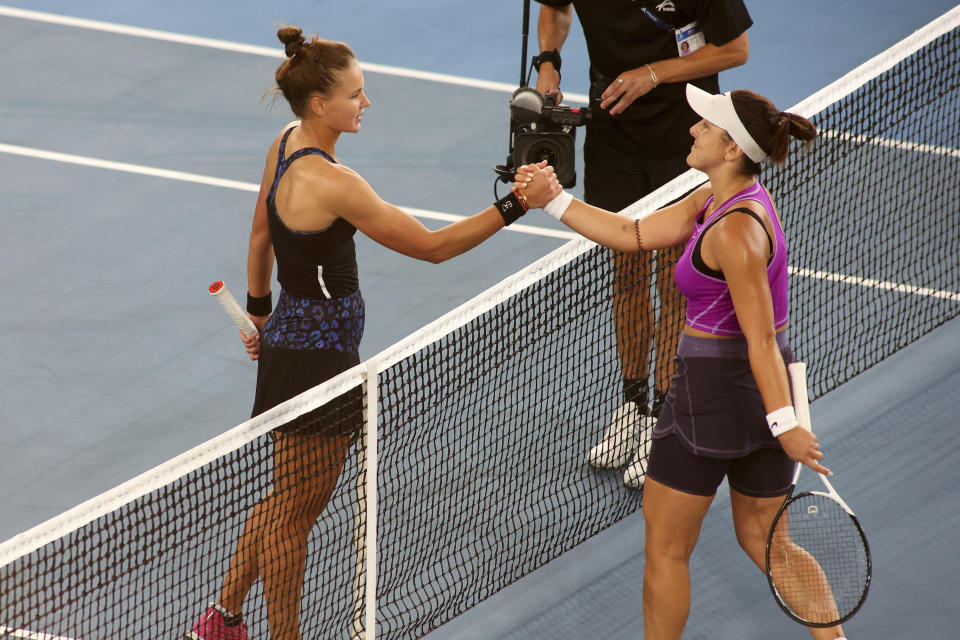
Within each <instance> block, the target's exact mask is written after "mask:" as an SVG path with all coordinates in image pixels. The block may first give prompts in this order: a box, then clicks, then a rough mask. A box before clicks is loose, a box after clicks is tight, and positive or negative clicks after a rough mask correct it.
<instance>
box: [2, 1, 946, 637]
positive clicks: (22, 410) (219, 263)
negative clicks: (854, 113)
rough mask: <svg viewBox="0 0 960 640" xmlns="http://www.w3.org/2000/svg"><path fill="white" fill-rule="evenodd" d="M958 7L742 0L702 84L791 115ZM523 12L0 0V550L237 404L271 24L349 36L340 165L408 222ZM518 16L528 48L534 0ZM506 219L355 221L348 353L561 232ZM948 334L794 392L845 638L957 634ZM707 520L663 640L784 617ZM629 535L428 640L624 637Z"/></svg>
mask: <svg viewBox="0 0 960 640" xmlns="http://www.w3.org/2000/svg"><path fill="white" fill-rule="evenodd" d="M955 4H956V3H954V2H951V1H945V0H917V1H915V2H909V3H904V2H892V1H888V0H856V1H853V0H848V1H835V0H834V1H829V0H810V1H808V2H803V3H796V2H789V1H788V0H752V1H750V0H748V1H747V5H748V8H749V10H750V12H751V15H752V16H753V19H754V23H755V24H754V26H753V28H752V29H751V30H750V32H749V35H750V42H751V53H750V60H749V62H748V63H747V64H746V65H745V66H743V67H741V68H738V69H734V70H731V71H728V72H725V73H724V74H722V75H721V87H722V88H724V89H731V88H736V87H746V88H751V89H754V90H756V91H758V92H760V93H763V94H765V95H767V96H769V97H770V98H772V99H773V100H774V101H775V102H776V103H777V104H778V105H780V106H781V108H788V107H789V106H791V105H793V104H795V103H797V102H799V101H800V100H802V99H803V98H805V97H806V96H808V95H810V94H812V93H813V92H815V91H816V90H818V89H820V88H821V87H822V86H824V85H827V84H829V83H830V82H832V81H834V80H836V79H837V78H839V77H840V76H842V75H843V74H845V73H846V72H847V71H849V70H851V69H853V68H854V67H856V66H857V65H859V64H861V63H862V62H864V61H865V60H867V59H869V58H871V57H872V56H874V55H876V54H877V53H879V52H881V51H883V50H884V49H886V48H887V47H889V46H891V45H893V44H894V43H896V42H897V41H899V40H901V39H902V38H904V37H906V36H908V35H909V34H910V33H912V32H913V31H914V30H916V29H918V28H920V27H922V26H923V25H925V24H926V23H928V22H929V21H931V20H933V19H935V18H936V17H938V16H940V15H941V14H943V13H944V12H945V11H948V10H949V9H951V8H953V7H954V6H955ZM521 7H522V3H521V2H519V1H515V0H514V1H508V0H494V1H492V2H482V3H480V2H466V1H464V0H417V1H408V2H402V3H399V2H387V1H385V0H366V1H364V2H356V3H353V2H350V3H348V2H343V1H336V2H335V1H333V0H314V1H308V0H278V1H276V2H271V3H265V2H252V1H249V0H243V1H237V2H224V1H223V0H218V1H209V2H188V1H186V0H170V1H168V2H163V3H157V2H147V1H145V0H129V1H126V2H120V1H118V0H112V1H106V0H87V1H85V2H82V3H77V2H72V1H68V0H37V1H35V2H26V1H24V2H13V3H7V4H6V5H3V6H0V69H2V70H0V74H2V76H0V77H2V83H0V84H2V86H3V97H2V98H0V193H2V194H3V198H2V205H0V220H2V221H3V226H2V229H0V292H2V296H3V299H4V300H5V301H6V304H5V307H4V311H5V313H3V315H2V316H0V334H2V335H3V336H4V337H5V344H6V348H5V350H4V357H3V358H2V359H0V513H3V518H0V541H2V540H5V539H7V538H9V537H11V536H13V535H15V534H17V533H19V532H21V531H24V530H26V529H29V528H30V527H32V526H35V525H36V524H38V523H40V522H43V521H44V520H47V519H48V518H50V517H52V516H55V515H56V514H58V513H60V512H62V511H64V510H65V509H68V508H70V507H73V506H74V505H76V504H78V503H80V502H83V501H84V500H86V499H88V498H90V497H93V496H95V495H97V494H99V493H101V492H103V491H105V490H107V489H109V488H111V487H113V486H115V485H117V484H119V483H121V482H124V481H126V480H128V479H130V478H132V477H134V476H136V475H138V474H139V473H142V472H143V471H145V470H147V469H150V468H152V467H153V466H155V465H157V464H159V463H161V462H163V461H165V460H167V459H169V458H171V457H173V456H175V455H177V454H179V453H181V452H183V451H185V450H187V449H189V448H191V447H193V446H195V445H197V444H199V443H201V442H203V441H206V440H207V439H209V438H211V437H213V436H215V435H217V434H219V433H221V432H223V431H225V430H227V429H229V428H230V427H232V426H234V425H236V424H238V423H240V422H242V421H244V420H245V419H246V418H247V417H249V411H250V405H251V403H252V397H253V383H254V378H255V366H254V365H253V364H251V363H250V362H249V361H247V360H246V358H245V355H244V352H243V349H242V345H241V344H240V342H239V341H238V339H237V337H236V333H235V330H234V329H233V328H232V324H230V323H229V321H228V319H227V318H226V317H225V316H224V315H223V313H222V311H221V310H220V309H219V308H218V307H217V305H216V304H215V303H214V302H213V301H212V300H211V299H210V296H209V295H208V294H207V291H206V290H207V286H208V285H209V284H210V283H211V282H212V281H214V280H219V279H222V280H224V281H226V283H227V285H228V286H229V287H230V288H231V289H232V290H233V292H234V294H235V295H237V297H238V298H239V297H241V296H242V294H243V293H244V291H245V260H246V242H247V234H248V231H249V225H250V220H251V216H252V210H253V205H254V201H255V198H256V188H257V184H256V183H257V181H258V180H259V178H260V174H261V172H262V167H263V162H264V157H265V152H266V149H267V148H268V146H269V144H270V142H271V141H272V140H273V138H274V136H275V135H276V134H277V132H278V131H279V130H280V129H281V128H282V126H283V125H284V124H285V123H286V122H288V121H290V120H291V119H292V116H291V114H290V113H289V111H288V110H287V108H286V105H285V103H283V101H282V99H280V100H278V101H276V102H274V101H273V98H272V97H271V96H270V95H268V94H267V92H268V91H269V90H270V88H271V87H272V82H273V73H274V71H275V69H276V67H277V65H278V64H279V63H280V61H281V53H282V47H281V45H280V43H279V42H278V41H277V40H276V38H275V34H276V31H277V29H278V28H279V27H280V26H282V25H283V24H287V23H293V24H296V25H298V26H301V27H302V28H303V29H304V31H305V32H306V33H307V34H310V33H317V34H319V35H320V36H321V37H326V38H331V39H337V40H343V41H346V42H348V43H349V44H350V45H351V46H352V47H353V49H354V50H355V52H356V53H357V55H358V57H359V58H360V60H361V62H362V63H363V64H365V65H366V66H367V70H366V83H367V87H366V88H367V93H368V94H369V96H370V98H371V100H372V102H373V105H372V107H371V108H370V110H369V111H368V112H367V114H366V116H365V119H364V124H363V131H362V132H361V133H359V134H358V135H355V136H344V137H343V138H342V139H341V142H340V145H339V148H338V150H337V153H338V156H339V158H340V159H341V160H342V161H343V162H344V163H345V164H347V165H349V166H350V167H352V168H354V169H356V170H357V171H359V172H360V174H361V175H363V176H364V177H365V178H366V179H367V181H368V182H370V184H371V185H373V187H374V188H375V189H376V190H377V191H378V192H379V193H380V195H381V196H383V197H384V198H385V199H387V200H389V201H391V202H393V203H395V204H397V205H400V206H403V207H406V208H410V209H411V210H414V209H415V210H418V212H415V213H417V214H418V215H420V216H421V220H422V221H423V222H424V224H426V225H428V226H430V227H434V228H435V227H437V226H439V225H442V224H444V222H443V221H442V220H443V219H449V216H450V215H455V216H456V215H469V214H472V213H474V212H476V211H479V210H481V209H482V208H485V207H486V206H488V205H489V204H490V203H491V202H492V200H493V199H494V192H493V188H492V187H493V183H494V174H493V171H492V166H493V165H495V164H499V163H502V162H503V161H504V159H505V157H506V153H507V142H508V140H507V134H508V128H507V125H508V111H507V100H508V98H509V96H510V91H511V89H512V88H513V87H515V86H516V85H517V83H518V80H519V75H520V60H519V58H520V31H521V17H522V14H521ZM74 18H76V19H80V20H74ZM87 21H96V22H87ZM531 22H532V23H533V24H532V25H531V36H530V38H531V39H530V55H533V53H535V52H536V51H535V49H536V45H535V40H536V38H535V22H536V6H535V5H534V8H533V15H532V18H531ZM105 23H109V25H108V24H105ZM110 25H113V26H110ZM145 30H149V31H145ZM182 36H194V37H197V38H201V39H206V40H189V38H184V37H182ZM214 41H215V42H214ZM586 68H587V64H586V52H585V47H584V45H583V42H582V35H581V34H580V33H579V31H578V30H577V28H576V27H575V28H574V30H573V32H572V33H571V35H570V38H569V40H568V43H567V45H566V46H565V47H564V76H563V77H564V84H563V88H564V90H565V93H567V94H568V98H569V99H571V100H572V101H575V100H576V99H577V96H578V95H582V94H585V93H586V75H587V73H586ZM578 168H579V171H578V174H579V175H581V176H582V167H581V166H579V165H578ZM499 188H500V193H501V194H502V193H504V188H505V185H502V184H501V185H500V187H499ZM573 192H574V193H575V194H577V195H579V194H581V193H582V190H581V187H580V186H579V185H578V186H577V187H576V188H575V189H573ZM953 213H955V212H953ZM521 223H523V225H525V226H526V227H527V228H525V229H520V230H508V231H502V232H500V233H498V234H497V235H496V236H494V237H493V238H492V239H490V240H489V241H488V242H486V243H485V244H484V245H482V246H481V247H479V248H477V249H475V250H474V251H472V252H470V253H468V254H466V255H464V256H460V257H458V258H455V259H454V260H451V261H449V262H447V263H444V264H441V265H431V264H427V263H418V262H415V261H413V260H411V259H409V258H406V257H404V256H401V255H399V254H395V253H391V252H389V251H387V250H386V249H384V248H382V247H380V246H379V245H376V244H375V243H373V242H372V241H369V240H367V239H366V238H362V237H361V236H358V256H359V262H360V280H361V287H362V289H363V292H364V297H365V299H366V301H367V327H366V333H365V337H364V342H363V345H362V347H361V357H363V358H366V357H370V356H372V355H374V354H376V353H378V352H379V351H381V350H382V349H384V348H386V347H388V346H389V345H391V344H393V343H395V342H396V341H398V340H400V339H402V338H403V337H404V336H406V335H408V334H410V333H411V332H413V331H414V330H416V329H418V328H419V327H421V326H423V325H425V324H427V323H429V322H430V321H432V320H434V319H435V318H437V317H439V316H441V315H443V314H444V313H446V312H448V311H450V310H451V309H453V308H455V307H456V306H458V305H459V304H461V303H463V302H464V301H466V300H469V299H470V298H472V297H474V296H476V295H477V294H479V293H481V292H483V291H485V290H486V289H488V288H490V287H492V286H494V285H495V284H496V283H498V282H500V281H501V280H502V279H504V278H505V277H507V276H509V275H511V274H512V273H514V272H516V271H517V270H519V269H521V268H523V267H524V266H526V265H527V264H529V263H531V262H533V261H534V260H536V259H538V258H540V257H542V256H543V255H545V254H547V253H548V252H550V251H552V250H554V249H556V248H557V247H559V246H561V245H562V244H563V243H564V242H566V241H567V239H568V238H570V237H571V236H570V234H569V233H568V232H567V230H566V228H565V227H562V226H561V225H560V224H559V223H555V222H554V221H553V220H551V219H549V218H548V217H546V216H544V215H543V214H542V213H539V212H537V213H534V214H532V215H528V216H526V217H525V218H523V219H522V220H521ZM275 290H277V288H276V287H275ZM958 344H960V324H958V321H957V320H954V321H952V322H950V323H948V324H946V325H945V326H943V327H941V328H940V329H938V330H937V331H935V332H934V333H932V334H931V335H929V336H927V337H925V338H923V339H922V340H920V341H919V342H917V343H916V344H914V345H912V346H910V347H908V348H907V349H905V350H904V351H902V352H900V353H898V354H897V355H895V356H894V357H892V358H890V359H888V360H887V361H885V362H883V363H881V364H880V365H878V366H876V367H874V368H873V369H871V370H870V371H868V372H867V373H866V374H863V375H861V376H859V377H858V378H856V379H855V380H854V381H852V382H849V383H847V384H845V385H844V386H842V387H841V388H840V389H839V390H837V391H835V392H832V393H831V394H828V395H827V396H825V397H824V398H822V399H821V400H819V401H818V402H817V403H816V404H815V405H814V420H815V423H816V424H821V425H825V426H824V428H823V430H822V436H821V439H822V440H823V441H824V442H825V447H827V448H828V449H829V451H831V457H832V459H834V460H836V461H837V463H836V467H837V468H836V469H835V470H836V471H837V482H836V485H837V488H838V490H840V492H841V493H842V494H844V495H845V496H850V502H851V505H852V506H853V507H854V508H855V509H857V510H858V511H859V514H860V515H861V519H862V521H863V522H864V525H865V527H867V529H868V534H869V535H870V536H871V542H872V543H873V544H874V558H875V578H874V587H873V592H872V594H871V596H870V599H869V600H868V601H867V605H866V607H865V608H864V610H863V612H862V613H861V614H860V615H859V616H858V617H857V618H855V619H854V620H853V621H852V622H851V623H849V625H848V631H849V632H850V637H851V638H900V637H918V638H919V637H931V638H948V637H956V636H957V635H958V634H960V632H958V631H957V630H956V627H957V623H958V620H960V617H958V616H957V613H956V609H955V606H956V600H957V594H958V593H960V580H958V578H957V575H958V570H960V561H958V559H957V558H958V556H957V553H956V546H957V543H958V542H960V538H958V536H957V534H956V530H957V529H956V526H957V525H958V524H960V523H958V515H957V514H958V513H960V510H958V507H960V500H958V498H957V494H956V491H955V489H954V487H956V486H957V483H958V482H960V471H958V465H957V464H956V461H957V459H958V454H960V445H958V444H957V441H956V439H955V438H954V437H952V434H954V433H956V427H955V424H954V420H953V416H955V415H957V413H958V410H960V404H958V400H957V398H958V397H960V396H958V394H957V393H956V392H955V389H956V387H957V386H958V384H960V365H958V364H957V359H956V357H953V354H954V353H955V352H956V348H957V345H958ZM840 461H842V463H841V462H840ZM728 514H729V509H728V501H725V500H724V499H723V498H722V497H719V498H718V499H717V504H715V506H714V508H713V509H712V510H711V512H710V515H709V516H708V521H707V523H706V525H705V528H704V533H703V536H702V538H701V539H702V541H703V542H704V544H701V547H700V548H699V549H698V551H697V552H696V554H695V555H694V572H695V575H694V612H693V614H692V616H691V626H690V633H689V636H687V637H690V638H765V637H774V636H775V637H798V638H800V637H804V635H805V632H803V630H802V629H801V628H799V627H791V626H790V625H792V624H793V623H789V622H787V621H786V620H785V619H784V618H783V616H782V614H781V613H780V612H779V611H778V610H777V609H776V607H775V605H774V604H773V602H772V599H771V598H770V597H769V595H768V594H767V592H766V589H767V587H766V586H765V584H764V580H763V576H762V575H761V574H759V573H758V572H757V571H756V570H755V568H753V567H752V565H750V564H749V562H748V560H747V559H746V557H745V556H744V555H742V554H740V555H737V553H739V552H738V551H737V547H736V542H735V541H734V540H733V536H732V532H731V527H730V526H729V515H728ZM642 527H643V521H642V517H640V515H639V514H637V515H635V516H632V517H630V518H627V519H626V520H624V521H623V522H621V523H620V524H618V525H616V526H614V527H612V528H611V529H609V530H608V531H606V532H604V533H603V534H601V535H600V536H597V537H596V538H594V539H593V540H591V541H590V542H588V543H587V544H584V545H582V546H581V547H579V548H578V549H576V550H574V551H573V552H571V553H570V554H567V555H566V556H564V557H563V558H561V559H559V560H557V561H555V562H553V563H551V564H550V565H547V566H546V567H544V568H543V569H541V570H540V571H538V572H535V573H534V574H532V575H531V576H528V577H527V578H524V579H523V580H520V581H519V582H517V583H515V584H514V585H512V586H511V587H509V588H508V589H507V590H505V591H503V592H501V593H499V594H497V595H495V596H493V597H492V598H491V599H490V600H488V601H487V602H485V603H483V604H482V605H480V606H478V607H476V608H475V609H474V610H472V611H471V612H468V613H467V614H465V615H464V616H461V618H459V619H457V620H455V621H454V622H451V623H449V624H448V625H446V626H445V627H443V628H441V629H440V630H438V631H436V632H434V634H432V635H431V637H436V638H438V639H444V638H451V639H453V638H457V639H467V638H504V639H506V638H516V639H521V638H523V639H526V638H546V637H550V638H582V637H584V636H587V635H596V636H605V637H608V638H637V637H640V635H641V632H640V627H639V626H638V625H639V624H640V622H639V620H640V615H639V603H640V585H641V576H642V568H643V563H642V548H641V542H642ZM481 625H482V628H483V630H484V631H483V633H479V632H478V631H477V629H478V628H481ZM791 630H792V631H793V635H789V636H788V635H786V634H787V632H788V631H791Z"/></svg>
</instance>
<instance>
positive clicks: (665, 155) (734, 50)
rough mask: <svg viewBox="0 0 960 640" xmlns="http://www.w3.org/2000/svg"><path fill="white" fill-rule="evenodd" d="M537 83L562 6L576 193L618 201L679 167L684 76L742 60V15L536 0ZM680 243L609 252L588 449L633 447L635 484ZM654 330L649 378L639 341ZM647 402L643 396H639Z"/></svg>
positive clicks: (551, 69) (604, 203)
mask: <svg viewBox="0 0 960 640" xmlns="http://www.w3.org/2000/svg"><path fill="white" fill-rule="evenodd" d="M537 1H538V2H539V3H540V5H541V6H540V14H539V18H538V21H537V38H538V41H539V45H540V55H539V56H537V58H535V61H534V64H535V66H536V67H537V72H538V73H537V91H539V92H540V93H542V94H544V95H546V94H558V98H559V99H560V100H562V94H561V93H560V68H561V58H560V53H559V52H560V49H561V48H562V46H563V43H564V41H565V40H566V37H567V34H568V33H569V30H570V24H571V21H572V18H573V9H576V11H577V17H578V19H579V20H580V24H581V26H582V27H583V33H584V37H585V39H586V42H587V50H588V53H589V56H590V107H591V111H592V113H593V117H592V119H591V120H590V121H589V122H588V123H587V125H586V135H585V139H584V145H583V162H584V200H585V201H586V202H587V203H588V204H592V205H596V206H598V207H601V208H603V209H607V210H609V211H620V210H622V209H624V208H625V207H627V206H628V205H630V204H632V203H633V202H635V201H637V200H638V199H640V198H642V197H643V196H645V195H647V194H648V193H650V192H652V191H654V190H656V189H657V188H659V187H660V186H662V185H664V184H666V183H667V182H669V181H670V180H672V179H673V178H675V177H676V176H678V175H680V174H681V173H683V172H685V171H686V170H687V169H688V168H689V167H688V166H687V164H686V156H687V154H688V152H689V151H690V145H691V139H690V134H689V129H690V127H691V126H692V125H693V124H694V123H696V122H697V121H698V120H699V119H700V118H699V116H697V115H696V114H695V113H694V112H693V110H692V109H691V108H690V107H689V105H688V104H687V101H686V98H685V95H684V83H686V82H690V83H692V84H694V85H696V86H698V87H699V88H701V89H703V90H705V91H707V92H709V93H719V79H718V76H717V74H718V72H720V71H722V70H724V69H729V68H732V67H736V66H739V65H742V64H744V63H745V62H746V60H747V54H748V50H749V44H748V39H747V33H746V30H747V29H748V28H749V27H750V26H751V25H752V24H753V22H752V20H751V18H750V15H749V13H748V12H747V9H746V7H745V6H744V4H743V0H648V1H646V2H644V1H643V0H537ZM679 256H680V247H675V248H673V249H669V250H666V251H660V252H658V254H656V255H654V257H653V258H646V257H641V256H640V255H632V254H621V253H614V254H613V259H614V267H615V273H614V312H613V313H614V322H615V328H616V334H617V348H618V352H619V355H620V363H621V367H622V375H623V396H624V397H623V399H624V403H623V404H622V405H621V406H619V407H618V408H617V409H616V411H615V412H614V414H613V416H612V417H611V420H610V423H609V426H607V428H606V431H605V432H604V436H603V439H602V440H601V441H600V442H599V443H598V444H597V445H596V446H594V447H593V448H592V449H591V450H590V455H589V461H590V464H592V465H593V466H595V467H603V468H619V467H622V466H623V465H625V464H626V463H627V462H628V461H630V459H631V457H633V462H632V463H631V464H630V465H629V466H628V467H627V469H626V471H625V472H624V482H625V483H626V484H627V485H628V486H631V487H634V488H640V487H641V486H642V483H643V479H644V476H645V465H646V455H645V451H643V450H641V446H642V443H643V442H645V441H649V434H648V433H647V431H648V430H652V428H653V425H654V424H655V420H656V416H657V415H658V413H659V409H660V404H661V402H662V400H663V398H664V396H665V395H666V392H667V388H668V386H669V384H670V380H671V378H672V377H673V372H674V369H675V364H674V362H673V354H674V353H675V352H676V344H677V340H678V339H679V336H680V331H681V328H682V326H683V318H684V308H683V298H682V296H680V295H679V293H678V292H677V290H676V289H675V288H674V287H673V286H672V280H673V265H674V264H675V263H676V261H677V259H678V258H679ZM657 267H659V273H658V275H657V290H658V293H659V297H660V304H661V313H660V320H659V323H658V324H657V327H656V331H654V327H653V324H654V322H653V317H654V316H653V309H652V304H651V300H650V286H649V283H650V278H651V277H652V273H653V271H654V269H655V268H657ZM654 334H655V335H656V345H655V350H656V360H657V365H656V367H655V370H654V389H653V394H652V398H651V394H650V389H649V382H648V380H649V377H650V375H649V373H650V372H649V352H650V345H651V340H652V337H653V335H654ZM651 402H652V404H650V403H651Z"/></svg>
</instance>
